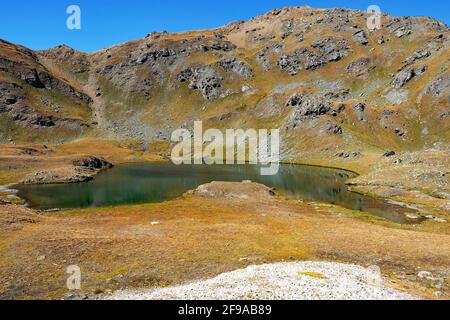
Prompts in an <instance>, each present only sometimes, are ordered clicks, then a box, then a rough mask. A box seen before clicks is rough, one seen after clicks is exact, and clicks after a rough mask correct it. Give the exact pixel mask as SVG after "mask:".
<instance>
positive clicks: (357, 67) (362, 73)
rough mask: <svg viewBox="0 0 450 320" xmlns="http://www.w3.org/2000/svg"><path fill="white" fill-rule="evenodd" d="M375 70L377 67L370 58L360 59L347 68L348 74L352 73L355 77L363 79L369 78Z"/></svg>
mask: <svg viewBox="0 0 450 320" xmlns="http://www.w3.org/2000/svg"><path fill="white" fill-rule="evenodd" d="M373 69H375V66H374V65H373V63H372V59H371V58H370V57H363V58H359V59H357V60H355V61H352V62H351V63H350V64H349V65H348V66H347V72H348V73H350V74H351V75H352V76H354V77H362V78H367V77H368V76H369V73H370V71H372V70H373Z"/></svg>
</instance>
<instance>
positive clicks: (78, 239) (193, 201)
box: [0, 142, 450, 299]
mask: <svg viewBox="0 0 450 320" xmlns="http://www.w3.org/2000/svg"><path fill="white" fill-rule="evenodd" d="M98 146H99V143H92V142H79V143H76V144H74V145H71V146H68V145H62V146H49V147H48V149H46V150H50V151H47V153H46V154H44V155H40V154H35V155H28V154H23V153H22V154H17V153H18V152H24V151H23V149H21V148H24V146H8V147H7V148H5V147H4V146H2V150H4V151H5V152H3V153H2V157H1V159H0V181H1V184H8V183H13V182H17V181H20V180H21V179H23V178H24V177H26V176H27V175H28V174H30V173H33V172H34V171H35V170H42V168H47V169H51V168H52V167H53V168H55V167H57V166H58V165H60V164H61V163H62V162H61V159H62V158H60V155H62V154H65V155H66V156H69V157H75V158H76V157H79V156H80V155H83V156H86V155H89V156H95V157H102V158H104V159H106V160H107V161H109V162H112V163H114V164H117V163H126V162H130V161H131V162H133V161H160V160H161V159H164V156H163V155H151V154H148V153H145V152H143V151H141V150H135V149H133V148H130V147H129V146H121V145H117V144H111V143H106V142H103V145H102V146H103V148H99V147H98ZM41 147H42V146H41ZM27 148H31V149H36V150H37V151H40V150H41V149H39V148H38V147H37V146H34V147H31V146H27ZM42 148H43V147H42ZM44 149H45V148H44ZM20 150H22V151H20ZM26 152H30V151H29V150H27V151H26ZM42 152H44V151H43V150H42ZM425 155H427V154H426V153H425ZM431 155H433V157H431ZM380 156H381V157H382V155H377V156H376V157H375V156H372V155H368V156H367V157H368V158H370V157H373V159H374V160H373V161H372V162H370V161H361V163H358V164H354V165H353V164H352V163H356V162H353V160H350V161H344V160H342V161H341V160H339V161H336V162H332V161H328V162H326V161H325V160H324V159H322V160H321V161H314V159H309V160H305V161H304V162H306V163H309V164H314V163H315V164H318V165H326V164H327V163H328V164H329V166H336V167H342V168H345V169H350V170H351V169H352V168H353V170H352V171H356V172H358V173H361V174H362V175H361V176H359V177H358V178H356V179H358V182H357V183H355V185H356V186H358V183H359V184H360V185H362V184H363V183H365V182H364V181H371V180H370V179H369V178H368V177H370V174H371V171H370V170H369V169H368V168H366V166H371V165H373V163H375V161H379V159H380V158H379V157H380ZM428 156H429V158H427V159H422V163H413V164H404V165H405V166H409V168H411V166H415V167H417V168H424V169H423V170H425V169H426V167H425V166H424V163H425V164H426V163H427V161H425V160H430V158H431V159H434V160H433V161H435V162H436V163H445V162H442V161H447V160H445V156H446V154H445V153H440V154H438V153H437V152H433V153H431V154H428ZM382 160H383V161H382V162H383V163H382V164H381V165H377V166H375V165H374V166H373V168H374V170H375V171H374V173H372V174H373V175H376V174H379V173H380V172H382V173H383V174H384V175H386V178H384V176H382V175H380V176H379V180H383V181H389V180H388V178H389V177H391V179H396V180H397V182H398V184H397V187H396V190H402V188H401V187H399V186H400V185H401V184H403V185H405V186H406V185H407V183H409V184H410V189H409V192H411V190H414V189H413V187H414V184H416V185H417V184H418V183H419V182H420V183H421V184H423V185H426V184H427V183H428V184H429V185H430V186H434V185H437V186H439V185H438V184H436V181H435V180H433V179H428V180H420V179H417V181H415V182H414V181H409V180H408V179H407V178H408V176H407V175H406V174H404V175H400V173H402V172H401V170H393V171H394V173H393V172H392V171H389V170H382V169H383V168H389V167H390V166H391V164H392V162H394V161H395V160H394V159H387V160H386V159H382ZM413 162H416V160H414V161H413ZM362 163H363V164H364V165H362ZM436 163H435V164H433V163H431V165H434V166H436ZM330 164H331V165H330ZM405 168H406V167H405ZM380 169H381V170H380ZM394 174H395V175H394ZM402 174H403V173H402ZM389 175H390V176H389ZM408 181H409V182H408ZM352 182H353V181H352ZM373 186H377V185H376V184H375V183H374V184H373ZM411 186H412V187H411ZM358 187H359V186H358ZM381 187H382V186H377V188H375V189H371V190H369V191H371V192H372V193H374V194H375V193H376V192H375V191H376V190H381ZM378 188H380V189H378ZM441 189H442V190H441V192H445V186H444V187H441ZM234 190H235V192H238V193H245V192H247V191H248V190H247V191H245V189H242V185H241V184H236V187H235V189H234ZM423 190H425V189H424V188H423V187H421V188H417V189H416V191H419V192H423ZM363 191H364V190H363ZM397 192H398V191H397ZM417 194H418V193H417ZM430 194H432V193H429V194H428V195H429V196H430V197H431V198H424V197H423V196H422V197H421V198H415V199H416V200H415V201H417V199H420V203H413V202H408V201H409V198H407V197H404V198H402V200H403V202H404V203H405V204H408V205H416V206H417V205H420V206H421V207H420V209H421V210H425V211H426V212H431V213H432V214H433V215H435V216H436V217H441V218H444V219H445V218H448V213H447V212H446V211H445V210H441V209H442V208H443V207H442V205H443V202H440V201H434V200H433V199H434V198H433V196H432V195H430ZM386 195H387V198H392V200H394V201H397V200H399V197H400V196H398V195H396V194H395V193H394V194H393V196H392V193H391V197H389V194H386ZM411 199H412V200H414V198H411ZM436 199H437V198H436ZM0 200H1V199H0ZM438 200H442V201H445V199H438ZM444 208H445V207H444ZM0 215H1V219H0V228H1V230H2V232H1V235H0V261H1V264H0V276H1V277H0V278H1V279H2V280H1V283H0V296H1V297H2V298H6V299H13V298H21V299H30V298H54V299H61V298H64V297H65V295H66V294H68V293H70V292H68V291H67V288H65V280H66V278H67V275H66V273H65V268H66V267H67V266H69V265H80V267H81V269H82V272H83V275H84V280H83V290H82V292H81V294H83V295H86V296H87V297H89V298H96V296H97V295H98V294H101V293H105V292H113V291H116V290H120V289H126V288H130V289H133V288H134V289H139V288H153V287H166V286H174V285H179V284H183V283H190V282H192V281H195V280H201V279H208V278H212V277H214V276H217V275H219V274H222V273H226V272H230V271H233V270H238V269H242V268H245V267H247V266H251V265H260V264H267V263H273V262H281V261H310V260H317V261H336V262H342V263H351V264H356V265H362V266H364V267H367V266H369V265H378V266H380V268H381V270H382V273H383V275H384V276H385V278H386V280H385V285H387V286H389V287H393V288H397V289H400V290H401V291H406V292H408V293H410V294H412V295H414V296H418V297H422V298H429V299H436V298H438V299H439V298H444V299H445V298H446V297H447V298H448V295H449V290H448V283H449V280H448V279H449V274H448V270H449V267H450V258H449V257H450V248H449V247H448V244H449V243H450V239H449V236H450V229H449V224H448V222H447V223H438V222H435V221H432V220H429V221H426V222H424V223H423V224H420V225H412V226H402V225H398V224H395V223H391V222H389V221H386V220H384V219H378V218H375V217H373V216H370V215H366V214H364V213H361V212H354V211H352V210H347V209H343V208H340V207H337V206H333V205H325V204H320V203H304V202H301V201H293V200H286V199H283V198H280V197H279V196H272V195H270V194H269V195H268V196H267V197H266V195H264V196H261V195H258V196H255V195H254V194H250V195H249V197H248V198H247V199H235V198H226V199H225V198H209V197H204V196H199V195H198V194H186V195H185V196H183V197H181V198H180V199H176V200H173V201H168V202H164V203H160V204H146V205H135V206H121V207H111V208H94V209H83V210H81V209H77V210H68V211H63V212H54V213H51V212H49V213H45V214H42V213H38V212H36V211H34V210H30V209H26V208H22V207H20V206H17V205H14V204H3V205H0ZM324 230H325V231H326V232H324ZM206 243H207V244H208V245H205V244H206ZM422 271H426V272H430V273H431V276H430V275H428V274H427V276H426V277H419V274H420V273H421V272H422ZM422 275H423V274H422ZM29 279H32V280H31V281H29ZM43 288H45V289H43Z"/></svg>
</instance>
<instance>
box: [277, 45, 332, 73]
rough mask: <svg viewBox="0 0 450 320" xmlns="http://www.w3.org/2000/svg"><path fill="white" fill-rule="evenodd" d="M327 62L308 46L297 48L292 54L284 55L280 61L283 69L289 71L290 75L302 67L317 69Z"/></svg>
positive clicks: (279, 63)
mask: <svg viewBox="0 0 450 320" xmlns="http://www.w3.org/2000/svg"><path fill="white" fill-rule="evenodd" d="M325 63H326V62H325V61H323V60H322V59H321V58H320V57H318V56H317V55H316V54H315V53H313V52H311V51H310V50H309V49H307V48H301V49H297V50H295V51H294V52H293V53H292V54H289V55H283V56H282V57H281V58H280V60H279V61H278V65H279V67H280V68H281V70H285V71H287V72H288V73H289V74H290V75H296V74H297V73H298V71H300V70H301V69H302V68H304V69H306V70H310V69H312V70H314V69H317V68H318V67H320V66H322V65H324V64H325Z"/></svg>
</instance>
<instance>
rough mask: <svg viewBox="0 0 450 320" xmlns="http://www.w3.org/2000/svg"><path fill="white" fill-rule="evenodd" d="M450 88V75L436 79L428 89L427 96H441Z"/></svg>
mask: <svg viewBox="0 0 450 320" xmlns="http://www.w3.org/2000/svg"><path fill="white" fill-rule="evenodd" d="M449 87H450V75H449V74H446V75H442V76H439V77H437V78H436V79H434V80H433V81H432V82H431V83H430V84H429V85H428V87H427V88H426V90H425V94H431V95H433V96H439V95H440V94H441V93H443V92H444V91H445V90H446V89H447V88H449Z"/></svg>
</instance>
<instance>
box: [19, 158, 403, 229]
mask: <svg viewBox="0 0 450 320" xmlns="http://www.w3.org/2000/svg"><path fill="white" fill-rule="evenodd" d="M351 177H354V174H352V173H350V172H346V171H342V170H336V169H329V168H319V167H310V166H297V165H281V166H280V170H279V173H278V174H277V175H276V176H261V175H260V168H259V167H258V166H250V165H245V166H235V165H233V166H175V165H172V164H170V163H156V164H149V163H138V164H127V165H121V166H117V167H115V168H113V169H111V170H108V171H106V172H103V173H100V174H99V175H98V176H97V177H96V178H95V180H93V181H89V182H85V183H78V184H67V185H38V186H21V187H20V188H19V189H20V193H19V195H20V196H22V197H23V198H25V199H27V201H28V202H29V204H30V206H31V207H33V208H38V209H51V208H87V207H102V206H113V205H124V204H138V203H149V202H161V201H165V200H170V199H173V198H176V197H178V196H180V195H182V194H183V193H184V192H186V191H188V190H190V189H194V188H196V187H197V186H199V185H201V184H204V183H208V182H211V181H243V180H252V181H255V182H260V183H263V184H265V185H267V186H270V187H273V188H276V189H277V190H278V191H279V192H280V193H282V194H284V195H285V196H287V197H289V198H293V199H302V200H305V201H315V202H323V203H330V204H336V205H340V206H342V207H345V208H349V209H353V210H359V211H365V212H369V213H371V214H375V215H377V216H380V217H384V218H386V219H389V220H391V221H394V222H398V223H407V222H408V221H407V219H406V218H405V215H404V213H405V212H408V213H410V212H411V211H412V210H409V209H404V208H401V207H397V206H393V205H389V204H387V203H385V202H384V201H381V200H376V199H373V198H370V197H365V196H362V195H359V194H356V193H352V192H349V191H348V190H347V187H346V186H345V181H347V180H348V179H349V178H351Z"/></svg>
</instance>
